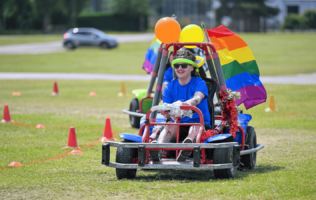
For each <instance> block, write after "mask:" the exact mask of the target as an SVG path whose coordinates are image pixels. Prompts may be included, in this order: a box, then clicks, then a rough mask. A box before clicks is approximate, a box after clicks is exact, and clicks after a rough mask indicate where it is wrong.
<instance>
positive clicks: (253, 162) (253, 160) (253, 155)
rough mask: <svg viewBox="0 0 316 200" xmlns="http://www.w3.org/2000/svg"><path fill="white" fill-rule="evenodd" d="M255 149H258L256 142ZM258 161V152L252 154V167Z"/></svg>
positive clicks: (254, 143)
mask: <svg viewBox="0 0 316 200" xmlns="http://www.w3.org/2000/svg"><path fill="white" fill-rule="evenodd" d="M253 148H257V144H256V142H255V140H254V141H253ZM256 160H257V152H255V153H252V165H253V166H255V165H256Z"/></svg>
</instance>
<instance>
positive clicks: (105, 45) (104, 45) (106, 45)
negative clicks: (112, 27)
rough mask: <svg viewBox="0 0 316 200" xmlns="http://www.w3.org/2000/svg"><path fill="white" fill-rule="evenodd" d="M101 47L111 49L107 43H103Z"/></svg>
mask: <svg viewBox="0 0 316 200" xmlns="http://www.w3.org/2000/svg"><path fill="white" fill-rule="evenodd" d="M100 47H101V48H102V49H109V48H110V45H109V44H108V43H107V42H102V43H101V44H100Z"/></svg>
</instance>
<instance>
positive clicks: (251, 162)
mask: <svg viewBox="0 0 316 200" xmlns="http://www.w3.org/2000/svg"><path fill="white" fill-rule="evenodd" d="M245 144H246V145H248V146H249V148H248V149H253V148H256V147H257V136H256V131H255V128H254V127H252V126H248V127H247V135H246V142H245ZM256 160H257V152H255V153H251V154H246V155H243V156H241V157H240V162H241V165H240V168H241V169H253V168H255V166H256Z"/></svg>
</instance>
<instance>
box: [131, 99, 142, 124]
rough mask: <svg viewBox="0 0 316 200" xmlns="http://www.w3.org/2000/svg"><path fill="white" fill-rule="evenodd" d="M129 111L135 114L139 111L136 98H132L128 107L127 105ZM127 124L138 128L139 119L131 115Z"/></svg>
mask: <svg viewBox="0 0 316 200" xmlns="http://www.w3.org/2000/svg"><path fill="white" fill-rule="evenodd" d="M129 110H130V111H132V112H136V111H137V110H139V103H138V99H137V98H134V99H133V100H132V101H131V103H130V105H129ZM129 122H130V124H131V126H132V127H133V128H139V125H140V117H136V116H133V115H130V116H129Z"/></svg>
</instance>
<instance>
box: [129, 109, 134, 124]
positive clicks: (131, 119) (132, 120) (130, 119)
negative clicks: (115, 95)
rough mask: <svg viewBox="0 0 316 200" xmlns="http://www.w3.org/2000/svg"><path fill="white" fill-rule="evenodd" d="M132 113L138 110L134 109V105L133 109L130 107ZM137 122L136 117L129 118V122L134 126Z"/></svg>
mask: <svg viewBox="0 0 316 200" xmlns="http://www.w3.org/2000/svg"><path fill="white" fill-rule="evenodd" d="M130 111H133V112H135V111H136V108H135V107H134V105H133V104H132V105H131V107H130ZM135 120H136V119H135V117H134V116H133V115H130V116H129V121H130V123H131V124H134V122H135Z"/></svg>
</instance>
